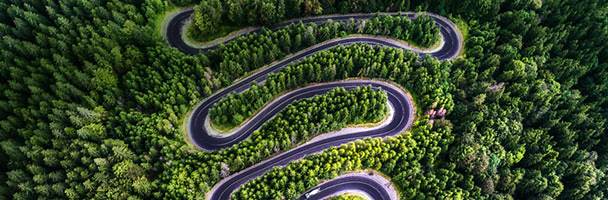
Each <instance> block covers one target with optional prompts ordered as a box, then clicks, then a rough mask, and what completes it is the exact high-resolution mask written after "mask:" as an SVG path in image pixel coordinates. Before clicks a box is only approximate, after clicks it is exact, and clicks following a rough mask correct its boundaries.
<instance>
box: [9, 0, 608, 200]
mask: <svg viewBox="0 0 608 200" xmlns="http://www.w3.org/2000/svg"><path fill="white" fill-rule="evenodd" d="M214 2H215V3H216V4H215V5H214V6H208V8H215V10H221V11H219V12H215V13H213V14H214V16H213V17H214V18H215V19H217V16H218V15H219V16H220V21H222V22H223V21H228V22H231V23H233V24H230V25H242V26H245V25H259V24H263V25H270V24H273V23H275V22H277V21H282V20H284V19H288V18H294V17H301V16H310V15H321V14H334V13H350V12H380V11H382V12H384V11H397V10H401V11H431V12H435V13H438V14H441V15H443V16H447V17H449V18H452V19H461V20H462V22H463V23H462V24H464V25H467V26H468V30H469V32H468V38H467V40H466V47H465V51H466V53H465V55H464V57H462V58H461V59H458V60H455V61H453V62H439V61H437V60H434V59H431V58H424V59H421V60H418V59H414V58H415V56H414V55H409V54H411V53H407V52H403V51H397V50H388V49H383V48H371V47H368V46H364V45H357V46H355V47H352V46H351V47H342V48H336V49H334V50H330V51H327V52H323V53H321V54H319V55H318V56H316V57H315V58H314V59H313V58H311V59H310V60H306V61H304V62H303V64H299V65H294V66H301V67H298V68H297V69H306V67H304V66H305V64H304V63H309V64H310V65H311V66H314V67H316V66H315V64H316V63H318V64H320V65H321V66H323V68H322V69H323V70H321V71H320V72H321V73H318V75H319V76H321V77H324V76H325V77H333V78H335V79H341V78H343V77H355V76H364V77H380V78H384V79H388V80H393V81H395V82H397V83H398V84H400V85H402V86H404V87H405V88H407V89H408V90H409V91H410V92H412V95H414V97H415V99H416V100H417V101H418V102H417V103H418V105H420V106H422V108H423V109H426V108H433V107H435V108H439V107H441V106H444V107H445V108H447V109H448V110H449V112H448V115H447V116H446V119H445V120H434V123H433V125H423V124H426V123H431V121H430V120H429V121H427V120H425V119H426V118H425V117H424V116H419V118H418V119H422V120H419V124H418V125H417V126H416V127H417V128H416V129H414V130H412V131H410V132H409V134H407V135H402V136H398V137H393V138H388V139H386V140H381V139H369V140H365V141H360V142H356V143H353V144H348V145H345V146H342V147H339V148H334V149H331V150H328V151H326V152H325V153H322V154H319V155H315V156H312V157H310V158H307V159H306V160H303V161H299V162H297V163H294V164H292V165H288V166H287V167H286V168H277V169H275V170H273V171H272V172H270V173H269V174H267V175H266V176H264V177H262V178H261V179H257V180H255V181H254V182H251V183H249V184H247V185H246V186H244V187H243V189H242V190H241V191H239V192H238V193H236V194H235V197H237V198H249V197H251V198H253V197H258V198H264V199H266V198H273V197H294V196H298V195H299V193H300V192H302V191H305V190H306V189H307V188H309V187H311V186H312V185H314V184H316V183H318V182H319V181H320V180H321V179H326V178H331V177H334V176H336V175H338V174H339V173H341V172H346V171H348V170H350V169H361V168H373V169H376V170H378V171H381V172H383V173H385V174H386V175H389V176H391V178H392V180H393V182H394V183H395V184H396V185H397V186H398V187H399V188H400V189H401V191H402V193H401V194H402V195H403V198H442V197H443V198H447V199H457V198H464V199H486V198H487V199H510V198H514V199H552V198H555V199H605V198H606V197H607V195H608V189H607V188H608V187H606V185H608V176H607V174H608V135H607V134H606V131H607V125H608V122H607V121H606V118H607V117H608V98H606V97H607V96H608V70H607V69H608V63H607V62H606V60H608V47H607V44H608V28H607V27H608V23H607V22H606V19H608V13H607V12H608V11H607V10H606V9H605V8H606V7H608V5H607V3H606V2H605V1H598V0H587V1H576V0H543V1H539V0H526V1H524V0H514V1H504V0H462V1H438V0H429V1H389V0H377V1H350V0H349V1H329V0H298V1H281V0H263V1H257V0H256V1H253V0H251V1H236V0H228V1H220V3H221V6H217V1H214ZM172 3H173V4H170V3H168V2H164V1H160V0H144V1H119V0H108V1H74V0H61V1H10V0H9V1H1V2H0V10H2V12H0V37H1V38H2V40H1V41H0V91H2V93H0V133H1V134H0V140H1V141H0V163H2V164H0V199H129V198H130V199H185V198H189V199H196V198H202V197H203V195H204V192H206V191H208V190H209V189H210V188H211V187H212V186H213V185H214V184H215V183H217V182H218V181H219V180H220V179H221V171H222V167H221V163H228V164H229V166H230V171H231V172H235V171H238V170H240V169H242V168H244V167H247V166H250V165H251V164H253V163H256V162H258V161H260V160H263V159H265V158H267V157H268V156H269V155H271V154H272V153H273V152H276V151H283V150H286V149H289V148H291V147H292V146H289V145H287V144H290V143H291V142H293V141H295V143H297V142H303V141H305V140H306V139H307V138H309V137H311V136H312V135H314V134H319V132H316V133H313V131H308V132H307V134H308V137H307V136H306V135H305V133H306V132H304V131H300V130H301V129H299V128H300V127H302V128H303V129H304V130H308V128H310V127H314V126H318V125H319V124H323V125H326V127H325V128H324V129H323V131H327V130H335V129H338V128H340V127H343V126H345V125H347V124H352V123H361V122H364V121H365V120H364V121H357V120H358V119H354V118H350V119H348V120H349V121H348V122H340V121H335V124H332V123H333V122H334V121H332V122H329V121H328V119H329V114H330V113H331V115H332V117H331V118H332V119H335V118H336V117H333V115H334V114H335V113H338V112H337V111H335V110H330V109H329V106H327V107H320V108H318V109H319V110H311V112H313V111H314V112H321V113H323V112H325V113H327V114H328V115H327V116H324V117H327V118H315V119H312V118H310V119H308V120H309V121H308V122H304V121H298V120H299V119H298V118H297V117H300V118H301V117H302V116H301V115H298V114H299V113H301V112H302V111H307V109H305V107H306V108H309V107H310V105H309V104H310V103H311V101H315V100H314V99H312V100H310V99H309V100H305V101H301V102H300V103H296V104H294V105H292V106H290V108H289V109H291V110H289V109H288V110H286V111H285V112H284V113H283V114H281V116H277V118H275V119H276V121H273V122H272V123H268V124H266V125H265V126H264V127H265V128H263V129H262V130H259V131H258V132H256V134H255V135H254V136H252V138H250V139H248V140H247V141H245V142H243V143H241V144H239V145H237V146H234V147H233V148H230V149H226V150H224V151H220V152H216V153H203V152H199V151H197V150H195V149H193V148H192V147H191V146H189V145H188V144H187V143H186V142H185V139H184V133H183V130H181V126H182V124H183V119H184V116H186V114H187V113H188V112H189V111H190V110H191V108H192V106H193V105H194V104H196V103H197V102H199V101H200V100H201V99H203V98H204V97H206V96H208V95H209V94H211V93H212V92H214V91H216V90H217V89H219V88H222V87H224V86H226V85H228V84H229V83H231V82H232V81H233V80H235V79H236V78H238V77H241V76H243V75H244V74H246V73H248V72H250V71H251V70H254V69H257V68H259V67H261V66H263V65H265V64H268V63H270V62H273V61H276V60H279V59H281V58H283V57H285V55H288V54H289V53H293V52H296V51H299V50H301V49H303V48H306V47H308V46H310V45H313V44H316V43H319V42H322V41H325V40H328V39H332V38H336V37H340V36H344V35H348V34H352V33H367V34H378V35H386V36H389V37H397V38H400V39H404V40H408V41H409V42H413V43H415V44H417V45H420V46H426V45H432V44H434V42H433V41H435V39H434V38H436V37H435V35H434V34H432V33H433V30H435V29H436V27H435V28H433V27H434V26H429V23H428V20H427V22H424V20H422V21H421V22H416V21H412V22H408V21H407V20H403V19H399V18H398V17H379V18H378V19H377V20H378V22H377V23H375V22H372V21H370V23H368V24H367V26H368V27H367V28H368V29H369V30H370V32H367V31H365V29H364V30H357V29H355V26H353V24H348V23H346V24H345V25H342V24H339V23H326V24H323V25H318V26H313V25H305V24H302V25H299V24H298V25H293V26H291V27H288V28H285V29H281V30H277V31H268V30H265V31H263V32H262V33H260V34H258V35H249V36H245V37H243V38H240V39H237V40H236V41H235V42H232V43H229V44H227V45H225V46H224V47H221V48H219V49H218V50H217V51H215V52H212V53H209V54H206V55H197V56H187V55H185V54H183V53H180V52H178V51H177V50H175V49H172V48H169V47H168V46H167V45H166V42H165V41H163V39H162V38H160V37H156V36H155V35H160V34H155V31H157V30H158V29H157V28H158V27H152V25H154V24H156V23H157V20H156V19H158V18H157V16H158V15H159V14H161V13H164V12H165V11H167V10H168V9H169V7H168V5H179V6H186V5H193V3H199V1H197V2H193V1H189V0H173V1H172ZM212 5H213V4H212ZM220 13H221V14H220ZM421 19H424V17H423V18H421ZM382 20H386V21H382ZM389 21H392V26H388V25H389V24H390V23H391V22H389ZM208 22H212V21H208ZM213 22H214V23H216V24H217V20H215V21H213ZM399 23H402V24H410V23H411V24H420V25H421V27H418V26H411V28H412V30H417V31H414V32H416V34H414V32H412V31H408V34H405V31H403V30H402V31H401V33H400V34H398V31H397V29H398V27H401V28H403V26H405V25H401V26H398V25H396V24H399ZM372 24H374V26H376V27H377V28H370V27H371V26H372ZM210 27H213V26H210ZM408 29H410V28H408ZM419 30H422V31H419ZM375 31H378V32H377V33H375ZM425 31H426V32H425ZM423 32H424V34H418V33H423ZM420 37H422V38H420ZM330 55H333V57H330ZM354 55H359V56H360V57H361V58H357V57H354ZM348 56H351V57H350V58H349V57H348ZM399 56H402V57H403V58H399ZM338 60H339V61H346V63H343V62H337V61H338ZM349 60H353V64H352V65H351V64H350V63H348V62H349ZM355 61H356V62H355ZM325 64H335V67H350V66H352V69H353V70H352V72H355V73H350V74H348V73H344V72H348V71H351V70H335V74H334V71H333V70H328V69H332V68H331V67H327V66H330V65H325ZM308 68H310V67H308ZM293 69H296V68H295V67H294V68H293ZM296 72H297V71H285V72H281V73H283V74H287V73H296ZM316 72H319V71H315V73H316ZM295 75H297V74H295ZM295 75H294V76H295ZM315 75H317V74H315ZM319 80H321V79H319ZM309 82H310V81H309V80H307V81H303V82H298V83H297V84H295V83H294V84H293V85H294V86H292V88H296V87H300V86H302V85H305V84H307V83H309ZM260 88H261V87H260ZM283 88H284V89H283V90H282V91H279V90H277V91H273V93H272V94H278V93H281V92H284V91H285V90H286V89H289V88H287V87H283ZM292 88H291V89H292ZM363 90H365V89H361V91H363ZM252 91H253V90H252ZM335 93H336V94H335V95H338V96H349V95H352V94H351V93H349V92H345V91H335ZM372 93H374V92H372ZM269 94H270V93H269ZM272 96H274V95H271V96H269V97H264V98H266V99H271V98H272ZM355 97H358V96H355ZM368 98H371V97H368ZM374 98H382V95H376V96H374ZM317 100H318V101H331V102H341V99H339V98H332V99H328V98H326V97H318V99H317ZM362 101H363V100H362ZM264 102H266V101H264ZM303 102H306V103H303ZM363 102H364V101H363ZM377 102H379V101H377ZM435 102H436V105H433V104H434V103H435ZM378 106H380V107H378V109H370V110H369V112H370V113H374V114H373V115H369V116H368V117H369V118H366V120H370V121H374V120H377V118H374V117H378V116H380V114H381V113H382V112H381V111H382V108H381V105H380V104H379V105H378ZM341 108H342V109H350V107H348V106H344V107H341ZM370 108H371V107H370ZM254 110H257V109H254ZM296 111H297V112H296ZM334 111H335V112H334ZM349 112H350V110H349ZM422 112H424V110H421V113H422ZM287 113H289V114H287ZM292 113H293V115H292ZM350 113H352V112H350ZM353 116H355V115H353ZM323 119H325V120H326V121H325V122H324V123H320V121H322V120H323ZM285 121H288V122H289V123H288V124H287V125H284V124H282V123H284V122H285ZM370 121H365V122H370ZM448 121H449V122H448ZM450 122H451V124H453V125H442V124H450ZM273 124H274V125H273ZM278 125H281V126H280V127H281V129H279V128H277V126H278ZM431 126H432V128H431ZM283 129H286V130H293V132H284V131H283ZM291 135H294V137H295V138H296V139H295V140H291V138H290V137H291ZM275 136H280V137H275ZM277 138H282V139H283V140H278V139H277ZM287 138H289V139H290V140H286V139H287ZM264 141H265V142H264ZM285 141H288V142H285ZM258 144H260V147H258V146H257V145H258ZM279 144H283V146H281V145H279ZM277 146H278V149H276V150H275V149H274V148H273V147H277ZM355 146H357V148H356V149H353V147H355ZM261 147H264V148H261ZM359 147H360V148H359ZM236 158H238V159H236ZM239 159H240V160H241V161H239ZM359 161H360V162H359ZM346 163H351V164H350V165H347V164H346ZM317 167H318V168H317ZM304 168H306V169H304ZM295 170H297V172H298V173H296V174H292V172H293V171H295ZM303 171H307V172H314V173H310V174H307V173H300V172H303ZM286 172H289V173H286ZM281 173H283V174H281ZM271 178H272V179H271ZM277 180H281V181H277ZM283 180H285V181H283ZM275 183H276V184H277V185H276V186H275V185H274V184H275ZM256 191H268V193H263V192H258V193H256ZM244 195H249V196H247V197H245V196H244Z"/></svg>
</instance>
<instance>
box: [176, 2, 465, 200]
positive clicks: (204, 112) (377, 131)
mask: <svg viewBox="0 0 608 200" xmlns="http://www.w3.org/2000/svg"><path fill="white" fill-rule="evenodd" d="M191 14H192V10H191V9H187V10H184V11H183V12H182V13H179V14H177V15H176V16H175V17H174V18H172V19H171V21H170V22H169V24H168V28H167V40H168V42H169V44H170V45H171V46H173V47H175V48H177V49H179V50H181V51H182V52H184V53H188V54H196V53H202V52H205V51H208V50H210V49H213V48H215V46H211V47H207V48H196V47H191V46H188V45H187V44H186V43H185V42H184V41H183V40H182V38H181V31H182V29H183V25H184V22H185V21H186V20H187V19H188V18H189V17H190V15H191ZM380 14H387V15H407V16H409V17H412V18H413V17H415V16H416V14H414V13H380ZM427 14H428V15H430V16H431V17H432V18H433V19H434V20H435V22H436V24H437V25H438V26H439V27H440V30H441V35H442V37H443V41H444V42H443V43H442V45H441V46H440V47H438V48H437V49H435V50H433V51H430V52H429V51H425V52H428V53H423V51H421V50H419V49H416V48H412V47H411V46H409V45H407V44H405V43H404V42H402V41H398V40H393V39H390V38H385V37H376V36H352V37H344V38H337V39H333V40H329V41H325V42H323V43H320V44H317V45H314V46H312V47H309V48H307V49H305V50H302V51H300V52H298V53H295V54H293V55H291V56H289V57H287V58H284V59H283V60H281V61H279V62H275V63H273V64H272V65H268V66H265V67H263V68H261V69H260V70H258V71H257V72H255V73H254V74H252V75H250V76H247V77H245V78H243V79H241V80H238V81H237V82H235V83H234V84H233V85H231V86H228V87H226V88H224V89H222V90H220V91H218V92H216V93H215V94H213V95H211V96H209V97H208V98H206V99H204V100H203V101H202V102H201V103H200V104H199V105H197V107H196V108H195V110H194V111H193V112H192V113H191V115H190V117H189V119H188V124H187V132H188V136H189V137H190V140H191V142H192V143H193V144H194V145H195V146H197V147H198V148H200V149H202V150H206V151H214V150H218V149H222V148H225V147H229V146H231V145H233V144H235V143H238V142H240V141H242V140H243V139H245V138H247V137H248V136H249V135H251V133H253V131H255V130H257V129H258V128H260V126H262V124H263V123H264V122H266V121H267V120H269V119H270V118H272V117H273V116H275V115H276V114H277V113H278V112H280V111H281V110H282V109H283V108H284V107H285V106H287V105H289V104H290V103H292V102H294V101H296V100H299V99H302V98H308V97H312V96H314V95H319V94H323V93H325V92H327V91H329V90H331V89H333V88H336V87H343V88H346V89H353V88H356V87H360V86H371V87H372V88H373V89H376V90H383V91H385V92H386V93H387V95H388V101H389V103H390V104H391V105H392V107H393V108H394V116H393V118H392V121H391V122H390V123H388V124H386V125H383V126H381V127H376V128H373V129H370V130H367V131H362V132H358V133H353V134H345V135H336V136H333V137H329V138H324V139H321V140H318V141H314V142H309V143H306V144H304V145H301V146H298V147H296V148H294V149H291V150H289V151H286V152H283V153H281V154H279V155H276V156H274V157H272V158H269V159H267V160H264V161H262V162H261V163H258V164H256V165H254V166H251V167H249V168H247V169H244V170H242V171H240V172H238V173H236V174H233V175H231V176H229V177H227V178H225V179H223V180H221V181H220V182H219V183H218V184H216V185H215V186H214V187H213V189H211V191H210V194H209V196H207V197H208V198H209V199H213V200H216V199H230V195H231V194H232V192H233V191H235V190H236V189H238V187H240V186H241V185H243V184H244V183H246V182H248V181H250V180H252V179H254V178H256V177H258V176H261V175H263V174H264V173H265V172H267V171H269V170H270V169H272V168H273V167H275V166H284V165H286V164H288V163H289V162H291V161H293V160H297V159H300V158H302V157H304V156H306V155H309V154H312V153H316V152H320V151H322V150H324V149H327V148H329V147H332V146H338V145H341V144H344V143H347V142H351V141H354V140H358V139H362V138H368V137H385V136H391V135H396V134H399V133H402V132H403V131H405V130H407V129H408V128H409V127H410V126H411V124H412V122H413V118H414V106H413V105H412V99H411V97H410V95H409V94H407V93H406V92H405V91H403V90H402V89H400V88H399V87H397V86H395V85H392V84H391V83H388V82H383V81H377V80H365V79H361V80H346V81H336V82H329V83H322V84H317V85H313V86H309V87H305V88H300V89H297V90H294V91H291V92H288V93H287V94H285V95H283V96H281V97H279V99H276V100H274V101H273V102H271V103H270V104H269V105H267V106H265V107H264V108H263V109H262V110H260V111H259V112H258V114H257V115H255V116H253V117H252V118H251V119H249V120H248V121H246V122H245V123H244V124H243V125H241V126H240V127H239V128H238V129H237V130H236V131H235V133H234V134H232V135H230V136H227V137H217V136H212V135H210V134H209V133H208V131H207V130H206V129H205V128H204V122H205V119H206V118H207V116H208V114H209V109H210V108H211V106H212V105H213V104H215V103H216V102H218V101H219V100H220V99H221V98H222V97H224V96H226V95H227V94H230V93H232V92H242V91H245V90H247V89H248V88H249V87H250V86H251V85H252V83H254V82H257V83H262V82H263V81H264V80H265V79H266V77H267V75H268V74H270V73H273V72H277V71H280V70H281V69H282V68H284V67H285V66H287V65H288V64H291V63H294V62H297V61H299V60H301V59H302V58H305V57H307V56H310V55H312V54H314V53H316V52H319V51H323V50H327V49H330V48H333V47H336V46H340V45H349V44H355V43H365V44H370V45H376V46H386V47H393V48H402V49H407V50H412V51H415V52H418V53H419V54H420V55H421V56H424V55H430V56H434V57H436V58H438V59H440V60H447V59H452V58H455V57H457V56H458V55H459V53H460V51H461V49H462V36H461V35H460V32H459V31H458V30H457V28H456V26H455V25H454V24H453V23H452V22H451V21H449V20H447V19H446V18H443V17H441V16H437V15H434V14H431V13H427ZM375 15H377V14H347V15H329V16H319V17H311V18H302V19H295V20H289V21H286V22H283V23H280V24H277V25H275V26H273V27H271V28H272V29H277V28H281V27H284V26H286V25H289V24H291V23H295V22H299V21H302V22H314V23H323V22H326V21H327V20H328V19H331V20H333V21H344V20H350V19H355V20H365V19H369V18H371V17H373V16H375ZM257 30H259V29H257ZM257 30H253V31H251V32H256V31H257ZM251 32H249V33H243V34H250V33H251ZM232 39H233V38H227V39H226V41H224V42H229V41H230V40H232ZM353 179H355V178H353ZM362 179H365V177H359V178H357V180H338V182H339V181H347V182H349V183H350V184H337V185H335V186H332V187H328V188H332V189H331V191H333V192H337V191H344V190H363V191H368V192H370V195H372V198H374V199H386V196H384V195H383V194H385V193H386V190H387V188H386V187H383V186H379V185H377V184H376V185H374V184H369V183H368V182H367V181H369V180H362ZM328 183H334V182H331V181H330V182H328ZM365 184H367V186H365V187H364V186H363V185H365ZM331 191H330V190H328V191H327V192H331ZM374 191H375V192H374ZM382 191H384V193H383V192H382ZM324 194H328V193H326V192H324ZM316 197H319V198H322V197H321V196H316ZM302 198H305V197H304V196H303V197H302ZM310 198H311V199H317V198H315V195H313V196H311V197H310Z"/></svg>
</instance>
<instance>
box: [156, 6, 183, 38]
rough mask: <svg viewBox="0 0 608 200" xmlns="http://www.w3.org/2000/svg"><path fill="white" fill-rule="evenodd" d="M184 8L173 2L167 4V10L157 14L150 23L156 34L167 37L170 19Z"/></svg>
mask: <svg viewBox="0 0 608 200" xmlns="http://www.w3.org/2000/svg"><path fill="white" fill-rule="evenodd" d="M183 9H184V7H177V6H174V5H172V4H169V5H167V9H166V10H165V12H163V13H161V14H158V15H156V17H155V18H154V20H152V22H151V23H150V24H149V26H150V27H152V30H154V35H155V36H158V37H161V38H165V34H166V32H167V31H166V30H165V29H167V25H168V23H169V20H171V18H173V15H176V14H177V13H178V12H179V11H181V10H183Z"/></svg>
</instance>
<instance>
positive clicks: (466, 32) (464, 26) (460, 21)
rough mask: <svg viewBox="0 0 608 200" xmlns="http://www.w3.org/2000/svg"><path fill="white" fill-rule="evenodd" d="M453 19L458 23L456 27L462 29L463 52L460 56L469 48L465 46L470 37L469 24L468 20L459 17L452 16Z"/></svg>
mask: <svg viewBox="0 0 608 200" xmlns="http://www.w3.org/2000/svg"><path fill="white" fill-rule="evenodd" d="M451 20H452V21H453V22H454V23H455V24H456V27H457V28H458V29H459V30H460V33H462V52H460V56H465V55H466V49H467V48H465V44H466V41H467V38H468V37H469V25H468V24H467V22H466V21H464V20H463V19H462V18H459V17H452V19H451Z"/></svg>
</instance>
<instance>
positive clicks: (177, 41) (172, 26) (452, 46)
mask: <svg viewBox="0 0 608 200" xmlns="http://www.w3.org/2000/svg"><path fill="white" fill-rule="evenodd" d="M192 13H194V10H193V9H192V8H187V9H184V10H182V11H181V12H179V13H178V14H176V15H174V16H173V17H172V18H171V19H170V20H169V23H168V25H167V29H166V30H165V31H166V37H167V38H166V39H167V42H168V43H169V45H170V46H172V47H175V48H177V49H179V50H180V51H182V52H184V53H187V54H198V53H203V52H207V51H209V50H213V49H215V48H217V47H218V46H219V45H220V44H224V43H228V42H230V41H232V40H234V39H235V38H237V37H239V36H242V35H246V34H250V33H255V32H258V31H260V30H262V27H247V28H243V29H242V30H239V31H235V32H236V34H231V35H229V36H227V37H225V38H223V39H222V40H220V41H219V42H215V43H213V44H209V45H205V46H201V47H195V46H190V45H189V44H187V43H186V42H185V41H184V40H183V38H182V35H181V34H182V31H184V30H183V27H184V25H185V23H186V21H187V20H189V19H190V16H191V15H192ZM419 14H426V15H429V16H430V17H431V18H433V20H435V23H436V24H437V25H438V26H439V29H440V32H441V35H442V36H443V39H444V40H445V43H446V44H445V45H442V48H440V49H438V50H439V51H440V52H438V53H437V54H436V55H440V54H443V55H458V53H459V51H460V49H461V46H462V41H463V39H462V35H461V34H460V32H459V31H457V28H456V25H455V24H454V23H452V22H451V21H450V20H449V19H447V18H445V17H443V16H440V15H436V14H434V13H428V12H419V13H416V12H381V13H353V14H341V15H323V16H314V17H305V18H297V19H291V20H287V21H284V22H281V23H278V24H276V25H273V26H271V27H269V28H270V29H271V30H275V29H280V28H284V27H286V26H288V25H290V24H294V23H299V22H302V23H317V24H322V23H325V22H327V20H333V21H347V20H350V19H354V20H366V19H370V18H372V17H374V16H378V15H392V16H408V17H409V18H411V19H413V18H416V16H418V15H419ZM450 51H454V52H450ZM436 57H437V56H436ZM438 58H440V57H438ZM445 58H448V57H445ZM440 59H441V58H440Z"/></svg>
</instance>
